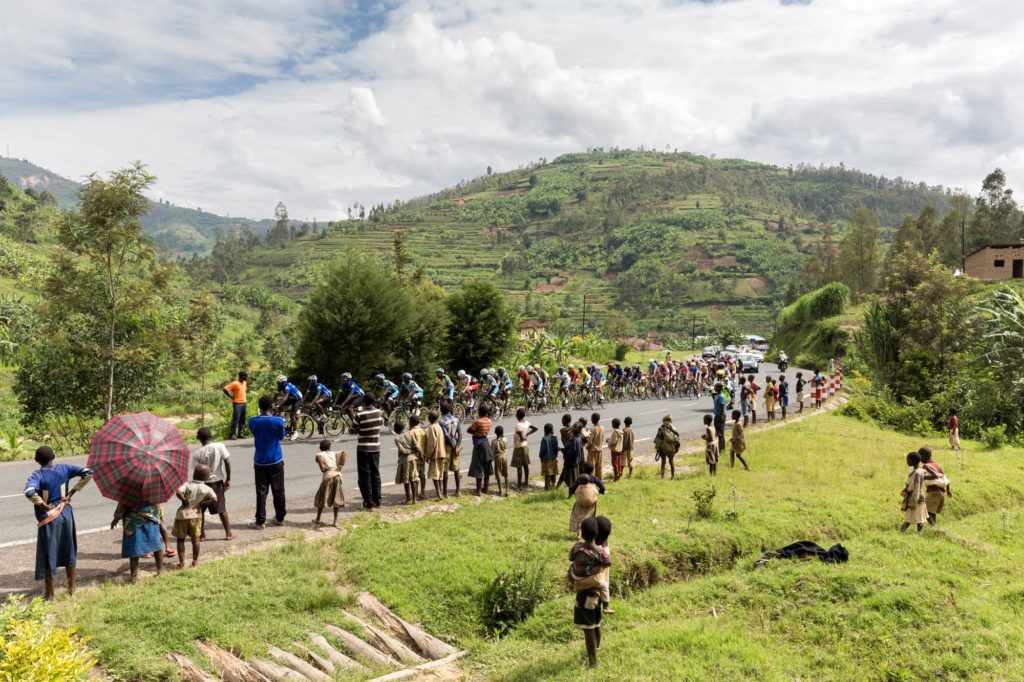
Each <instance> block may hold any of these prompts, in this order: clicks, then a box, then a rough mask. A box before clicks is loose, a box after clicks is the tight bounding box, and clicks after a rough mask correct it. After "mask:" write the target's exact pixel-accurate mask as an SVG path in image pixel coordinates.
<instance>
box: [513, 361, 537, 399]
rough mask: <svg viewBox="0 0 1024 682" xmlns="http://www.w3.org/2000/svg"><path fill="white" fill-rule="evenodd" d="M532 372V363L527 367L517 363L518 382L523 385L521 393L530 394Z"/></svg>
mask: <svg viewBox="0 0 1024 682" xmlns="http://www.w3.org/2000/svg"><path fill="white" fill-rule="evenodd" d="M532 372H533V365H530V368H529V369H527V368H526V367H524V366H523V365H519V373H518V374H517V375H516V376H517V377H518V378H519V383H520V384H522V386H523V395H529V394H530V374H531V373H532Z"/></svg>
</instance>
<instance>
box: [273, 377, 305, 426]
mask: <svg viewBox="0 0 1024 682" xmlns="http://www.w3.org/2000/svg"><path fill="white" fill-rule="evenodd" d="M275 381H276V382H277V391H275V392H274V395H275V396H281V398H280V400H278V401H277V402H276V403H274V410H275V411H276V410H284V409H287V410H289V411H290V412H291V420H290V424H291V430H290V433H291V434H292V435H293V437H294V434H295V430H296V429H297V428H298V426H299V414H298V412H299V401H300V400H302V392H301V391H299V389H297V388H295V385H294V384H292V383H291V382H290V381H288V377H286V376H285V375H283V374H278V375H277V379H276V380H275Z"/></svg>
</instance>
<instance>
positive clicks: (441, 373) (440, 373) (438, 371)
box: [434, 367, 444, 377]
mask: <svg viewBox="0 0 1024 682" xmlns="http://www.w3.org/2000/svg"><path fill="white" fill-rule="evenodd" d="M434 374H436V375H437V376H439V377H443V376H444V370H443V369H441V368H440V367H438V368H437V369H436V370H435V371H434Z"/></svg>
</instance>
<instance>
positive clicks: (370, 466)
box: [348, 391, 384, 511]
mask: <svg viewBox="0 0 1024 682" xmlns="http://www.w3.org/2000/svg"><path fill="white" fill-rule="evenodd" d="M348 414H349V417H351V418H352V425H353V426H354V427H355V432H356V433H357V434H358V435H359V441H358V443H357V445H356V468H357V470H358V472H359V492H360V493H361V494H362V496H363V509H366V510H368V511H369V510H371V509H373V508H374V507H380V427H381V425H383V424H384V416H383V415H382V414H381V411H380V410H378V409H377V396H376V395H374V394H373V393H371V392H370V391H366V392H365V393H364V394H363V409H362V410H361V411H359V412H356V411H355V409H353V408H352V407H351V406H349V408H348Z"/></svg>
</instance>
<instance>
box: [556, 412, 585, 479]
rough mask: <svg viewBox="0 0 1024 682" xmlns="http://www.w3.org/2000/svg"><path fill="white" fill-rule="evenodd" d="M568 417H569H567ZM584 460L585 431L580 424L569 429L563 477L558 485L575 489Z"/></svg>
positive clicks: (564, 453) (564, 450)
mask: <svg viewBox="0 0 1024 682" xmlns="http://www.w3.org/2000/svg"><path fill="white" fill-rule="evenodd" d="M566 416H568V415H566ZM582 459H583V429H582V427H580V425H579V423H576V424H573V425H572V426H570V427H569V435H568V440H567V441H566V442H565V447H563V448H562V475H561V477H560V478H559V479H558V485H556V486H555V487H556V488H557V487H558V486H559V485H561V484H563V483H565V487H566V488H570V489H571V488H573V487H574V486H575V485H576V476H577V475H579V471H580V461H582Z"/></svg>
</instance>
